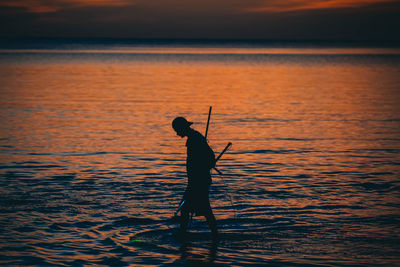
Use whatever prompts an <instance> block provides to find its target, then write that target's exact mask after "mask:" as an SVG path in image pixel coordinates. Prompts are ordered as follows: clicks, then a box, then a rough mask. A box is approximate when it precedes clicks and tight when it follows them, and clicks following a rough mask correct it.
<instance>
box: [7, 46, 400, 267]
mask: <svg viewBox="0 0 400 267" xmlns="http://www.w3.org/2000/svg"><path fill="white" fill-rule="evenodd" d="M0 93H1V98H0V107H1V108H0V120H1V128H0V176H1V179H0V190H1V194H0V216H1V217H0V225H1V227H0V255H1V257H0V263H1V264H2V265H65V266H69V265H90V264H97V265H121V266H122V265H137V266H143V265H169V264H170V265H173V266H175V265H178V266H182V265H190V264H193V263H205V264H214V265H221V266H224V265H226V266H231V265H252V264H254V265H257V264H272V265H277V266H298V265H302V266H303V265H309V266H313V265H318V266H321V265H322V266H342V265H352V266H366V265H367V266H380V265H387V266H392V265H396V264H400V254H399V251H400V245H399V244H400V216H399V215H400V209H399V208H400V202H399V200H400V179H399V178H400V177H399V171H400V156H399V153H400V50H399V49H397V48H383V47H349V46H336V47H335V46H323V47H320V46H313V45H308V46H296V45H289V46H288V45H274V46H271V45H265V46H263V45H260V44H259V45H257V46H253V45H252V44H251V43H248V44H246V45H243V44H239V45H237V44H229V43H224V44H223V45H218V44H208V45H204V44H201V43H190V44H185V43H184V44H169V43H156V44H131V43H128V44H121V43H112V42H107V43H104V44H102V43H95V44H93V43H80V42H78V41H76V42H75V43H73V45H70V44H67V45H66V44H65V43H56V44H54V43H51V44H47V43H45V45H43V43H41V45H39V46H37V45H36V46H35V45H33V46H29V44H28V45H26V44H24V45H20V46H19V47H17V48H16V49H15V47H14V46H9V47H3V49H2V50H1V51H0ZM209 106H212V107H213V109H212V110H213V112H212V116H211V120H210V126H209V131H208V141H209V144H210V146H211V147H212V148H213V149H214V151H215V152H216V154H217V155H218V153H219V152H221V151H222V149H223V148H224V147H225V145H226V144H227V143H228V142H232V143H233V146H232V147H231V148H230V150H228V152H227V153H226V154H225V155H224V156H223V157H222V159H221V160H220V161H219V162H218V164H217V167H218V168H219V170H220V171H221V172H222V173H223V175H222V176H221V175H218V174H216V173H215V172H213V184H212V187H211V191H210V201H211V204H212V207H213V211H214V213H215V215H216V218H217V221H218V227H219V229H220V240H219V242H212V241H211V240H209V238H208V228H207V225H206V223H205V221H204V218H201V217H194V218H193V220H192V222H191V225H190V233H191V234H192V235H194V237H193V238H190V239H189V240H186V241H185V240H183V241H182V240H176V239H175V238H173V234H172V233H173V232H174V229H176V228H177V227H178V226H177V225H176V224H175V223H174V222H172V221H171V220H170V218H171V217H172V215H173V213H174V211H175V210H176V208H177V206H178V204H179V201H180V199H181V197H182V194H183V192H184V190H185V186H186V176H185V157H186V154H185V153H186V151H185V149H186V147H185V140H184V139H181V138H180V137H179V136H177V135H176V133H175V132H174V131H173V130H172V128H171V121H172V120H173V119H174V118H175V117H176V116H184V117H186V118H187V119H188V120H190V121H193V122H194V124H193V128H194V129H196V130H198V131H200V132H201V133H203V134H204V132H205V128H206V121H207V116H208V110H209Z"/></svg>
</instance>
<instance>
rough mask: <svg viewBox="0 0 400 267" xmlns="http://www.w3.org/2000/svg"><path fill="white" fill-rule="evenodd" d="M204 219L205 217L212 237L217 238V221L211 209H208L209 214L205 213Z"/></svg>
mask: <svg viewBox="0 0 400 267" xmlns="http://www.w3.org/2000/svg"><path fill="white" fill-rule="evenodd" d="M204 217H206V220H207V223H208V227H210V230H211V233H212V235H213V237H214V238H216V237H218V229H217V220H216V219H215V216H214V214H213V212H212V209H210V212H209V213H207V214H206V215H205V216H204Z"/></svg>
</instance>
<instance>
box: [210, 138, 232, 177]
mask: <svg viewBox="0 0 400 267" xmlns="http://www.w3.org/2000/svg"><path fill="white" fill-rule="evenodd" d="M231 145H232V143H231V142H229V143H228V144H227V145H226V147H225V148H224V150H222V152H221V153H220V154H219V155H218V157H217V158H216V159H215V163H217V161H218V160H219V159H220V158H221V157H222V155H223V154H224V153H225V152H226V151H227V150H228V149H229V147H230V146H231ZM213 169H214V170H216V171H217V172H218V174H220V175H222V172H221V171H220V170H218V169H217V167H214V168H213Z"/></svg>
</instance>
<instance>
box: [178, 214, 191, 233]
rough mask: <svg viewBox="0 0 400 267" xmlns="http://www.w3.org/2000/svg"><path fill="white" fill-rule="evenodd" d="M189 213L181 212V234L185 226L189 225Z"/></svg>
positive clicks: (184, 230)
mask: <svg viewBox="0 0 400 267" xmlns="http://www.w3.org/2000/svg"><path fill="white" fill-rule="evenodd" d="M189 219H190V216H189V212H188V211H186V210H181V230H180V231H181V233H185V232H186V229H187V226H188V224H189Z"/></svg>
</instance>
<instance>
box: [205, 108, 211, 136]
mask: <svg viewBox="0 0 400 267" xmlns="http://www.w3.org/2000/svg"><path fill="white" fill-rule="evenodd" d="M211 109H212V106H210V110H209V111H208V119H207V127H206V134H205V135H204V137H205V138H206V139H207V133H208V125H209V124H210V117H211Z"/></svg>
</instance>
